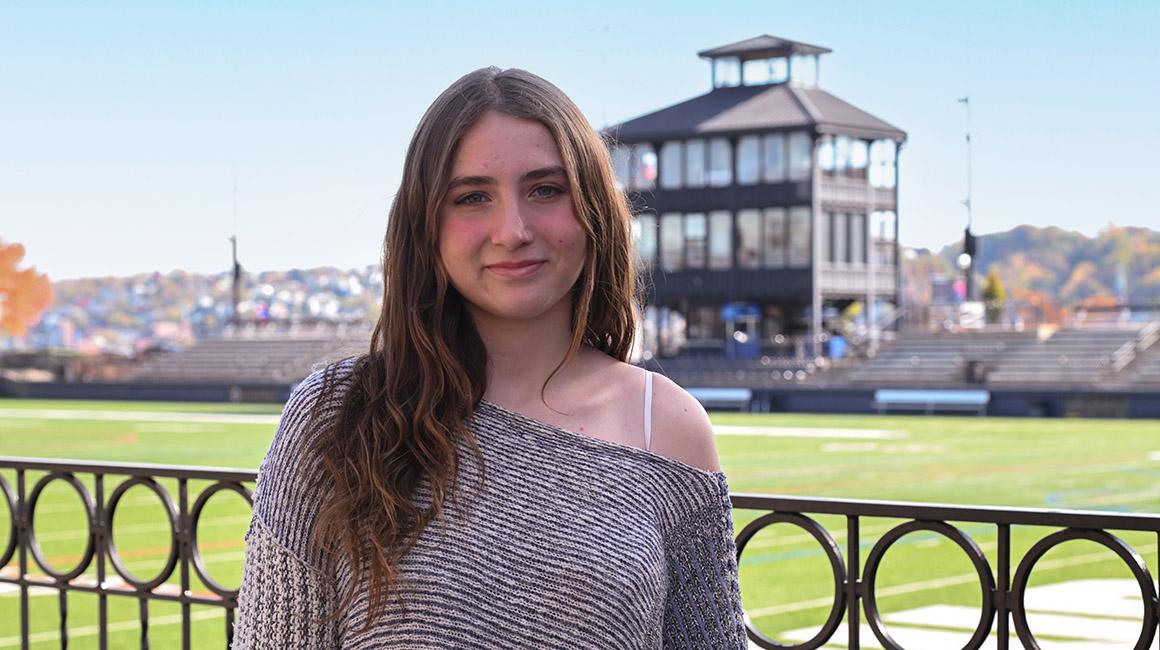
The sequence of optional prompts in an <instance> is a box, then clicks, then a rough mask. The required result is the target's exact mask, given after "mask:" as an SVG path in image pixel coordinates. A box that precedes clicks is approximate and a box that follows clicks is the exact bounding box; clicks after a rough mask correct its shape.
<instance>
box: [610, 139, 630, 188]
mask: <svg viewBox="0 0 1160 650" xmlns="http://www.w3.org/2000/svg"><path fill="white" fill-rule="evenodd" d="M631 157H632V150H631V149H629V148H628V147H626V146H623V145H621V146H617V147H616V148H614V149H613V150H612V170H613V171H615V172H616V186H617V188H619V189H624V188H625V187H627V186H628V161H629V158H631Z"/></svg>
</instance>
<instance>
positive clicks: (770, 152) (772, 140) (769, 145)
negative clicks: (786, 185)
mask: <svg viewBox="0 0 1160 650" xmlns="http://www.w3.org/2000/svg"><path fill="white" fill-rule="evenodd" d="M764 144H765V146H764V147H763V148H762V149H763V153H764V156H763V159H764V163H765V165H764V169H763V170H762V171H763V178H764V179H765V182H766V183H781V182H783V181H785V167H786V165H785V136H784V135H782V134H781V133H771V134H770V135H767V136H765V143H764Z"/></svg>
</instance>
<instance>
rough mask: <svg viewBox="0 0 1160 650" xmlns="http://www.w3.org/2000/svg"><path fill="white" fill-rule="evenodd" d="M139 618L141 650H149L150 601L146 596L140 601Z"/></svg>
mask: <svg viewBox="0 0 1160 650" xmlns="http://www.w3.org/2000/svg"><path fill="white" fill-rule="evenodd" d="M138 616H140V617H141V650H149V599H148V597H147V596H145V595H142V596H141V598H140V600H139V601H138Z"/></svg>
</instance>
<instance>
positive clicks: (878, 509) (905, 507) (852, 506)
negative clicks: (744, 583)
mask: <svg viewBox="0 0 1160 650" xmlns="http://www.w3.org/2000/svg"><path fill="white" fill-rule="evenodd" d="M731 499H732V501H733V506H734V507H735V508H739V509H747V510H773V511H778V510H781V511H786V512H794V513H802V514H827V515H853V516H858V517H887V518H893V519H918V520H927V521H930V520H938V521H962V522H978V523H989V524H1008V525H1023V526H1058V527H1061V528H1099V529H1111V530H1143V531H1154V532H1160V514H1137V513H1126V512H1098V511H1091V510H1051V509H1044V508H1005V507H1000V506H963V505H952V504H944V503H915V502H910V501H870V500H863V499H816V498H806V497H785V496H773V495H766V494H753V493H737V492H735V493H733V494H732V495H731Z"/></svg>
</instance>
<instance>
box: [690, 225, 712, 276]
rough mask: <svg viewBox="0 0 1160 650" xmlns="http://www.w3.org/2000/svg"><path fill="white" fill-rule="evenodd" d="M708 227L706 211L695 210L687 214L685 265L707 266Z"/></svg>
mask: <svg viewBox="0 0 1160 650" xmlns="http://www.w3.org/2000/svg"><path fill="white" fill-rule="evenodd" d="M708 235H709V232H708V229H707V228H706V227H705V213H704V212H693V213H691V214H686V215H685V267H686V268H690V269H703V268H705V253H706V252H707V251H706V248H707V244H708V241H707V239H708Z"/></svg>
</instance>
